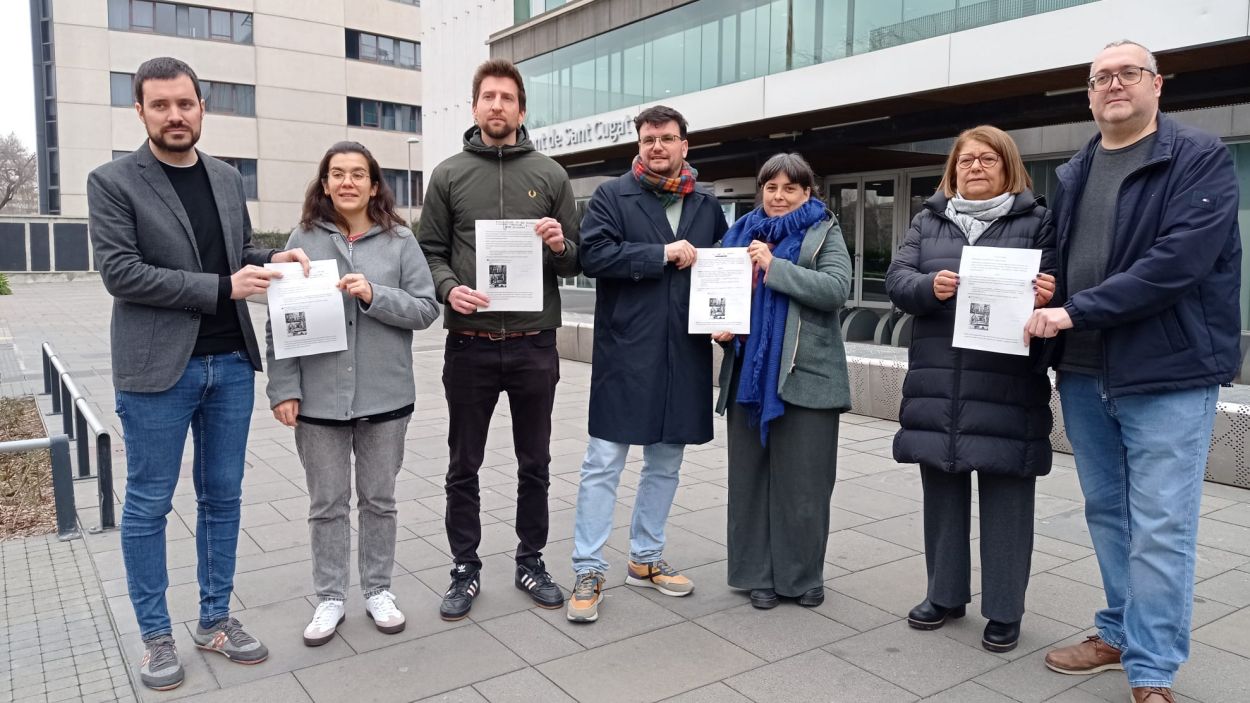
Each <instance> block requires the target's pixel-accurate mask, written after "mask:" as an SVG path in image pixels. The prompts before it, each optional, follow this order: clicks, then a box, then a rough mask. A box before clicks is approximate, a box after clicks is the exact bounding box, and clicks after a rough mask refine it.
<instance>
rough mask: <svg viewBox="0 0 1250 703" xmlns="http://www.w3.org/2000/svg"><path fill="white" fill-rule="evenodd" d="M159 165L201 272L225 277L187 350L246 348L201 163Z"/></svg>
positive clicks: (223, 244)
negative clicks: (182, 212)
mask: <svg viewBox="0 0 1250 703" xmlns="http://www.w3.org/2000/svg"><path fill="white" fill-rule="evenodd" d="M161 168H162V169H164V170H165V175H166V176H168V177H169V182H170V183H171V184H172V185H173V186H174V192H176V193H177V194H178V200H180V201H182V209H184V210H186V211H187V219H189V220H191V231H192V232H193V233H194V234H195V245H196V248H198V249H199V252H200V266H201V268H202V269H203V271H204V273H215V274H217V275H218V276H221V277H224V279H225V280H224V281H221V282H220V284H219V285H218V288H217V314H216V315H209V314H207V313H200V332H199V335H198V336H197V337H196V339H195V348H194V349H193V350H192V351H191V353H192V354H193V355H201V354H226V353H229V352H232V351H239V350H242V349H246V348H247V344H246V342H244V341H243V328H242V327H240V326H239V315H238V311H237V310H236V309H235V305H234V303H233V302H232V301H231V300H230V285H229V276H230V262H229V260H228V259H227V258H226V242H225V235H224V234H223V232H222V230H221V217H220V216H219V215H218V214H217V200H216V199H215V198H214V197H213V186H212V183H210V182H209V180H208V171H207V170H206V169H205V168H204V162H203V161H202V160H197V161H196V162H195V164H194V165H193V166H184V167H179V166H170V165H169V164H167V163H164V162H161Z"/></svg>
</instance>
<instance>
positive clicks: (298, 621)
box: [0, 281, 1250, 703]
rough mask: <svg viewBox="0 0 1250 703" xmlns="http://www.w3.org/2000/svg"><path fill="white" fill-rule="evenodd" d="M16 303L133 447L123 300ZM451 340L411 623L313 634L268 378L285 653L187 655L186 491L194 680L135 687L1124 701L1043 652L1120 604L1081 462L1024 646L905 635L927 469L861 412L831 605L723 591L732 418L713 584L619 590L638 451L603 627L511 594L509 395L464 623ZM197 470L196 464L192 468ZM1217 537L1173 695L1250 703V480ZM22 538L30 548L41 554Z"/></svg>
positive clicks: (696, 572) (423, 458)
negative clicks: (1104, 563)
mask: <svg viewBox="0 0 1250 703" xmlns="http://www.w3.org/2000/svg"><path fill="white" fill-rule="evenodd" d="M14 293H15V295H13V296H10V297H3V298H0V328H2V325H3V324H7V325H8V327H9V329H10V330H11V331H12V335H13V338H14V339H13V342H14V344H15V352H16V354H17V358H18V359H19V361H20V362H21V363H22V364H24V366H25V368H26V369H27V371H28V372H29V373H37V372H38V368H39V367H38V361H39V357H38V349H39V343H40V342H43V341H45V340H46V341H50V342H51V343H52V344H53V345H54V347H55V348H56V350H57V352H58V353H59V354H60V355H61V357H62V358H63V359H64V360H65V361H66V362H67V364H68V367H69V368H70V370H71V372H72V373H73V374H74V376H75V378H76V379H78V380H79V381H80V385H81V386H82V387H83V389H84V391H85V392H86V393H88V394H89V395H90V397H91V400H92V402H93V404H94V405H95V407H96V408H97V409H98V411H99V414H100V416H101V418H102V420H104V421H105V422H106V423H108V424H111V425H112V426H113V428H114V431H115V434H114V436H115V437H118V438H120V432H119V431H118V428H119V426H118V423H117V420H116V417H115V416H114V415H113V413H112V409H113V402H112V387H111V384H110V380H109V355H108V341H107V338H108V319H109V299H108V296H107V295H106V294H105V293H104V291H103V288H102V286H101V285H100V284H99V283H98V282H90V281H87V282H83V281H79V282H72V283H45V284H23V283H18V284H16V285H14ZM252 313H253V315H252V316H253V320H254V321H255V322H257V323H261V322H263V319H264V311H263V309H262V308H260V307H257V306H253V308H252ZM442 336H443V332H442V331H441V330H429V331H427V332H424V333H420V334H418V335H417V338H416V340H415V342H414V359H415V363H416V369H417V393H418V396H417V412H416V414H415V415H414V417H413V419H412V423H411V426H410V429H409V433H408V441H407V453H406V458H405V462H404V469H403V471H402V473H401V476H400V481H399V483H398V486H397V497H398V500H399V522H400V525H401V527H400V536H399V539H400V542H399V544H398V548H397V554H396V566H395V573H394V586H393V589H392V590H393V591H394V592H395V593H396V594H397V595H398V597H399V605H400V606H401V607H402V608H403V609H404V612H405V613H406V614H407V616H408V629H407V630H406V631H405V632H403V633H402V634H399V635H393V636H387V635H382V634H380V633H378V632H377V631H376V630H375V629H374V628H373V627H372V624H371V623H370V621H369V620H368V618H367V617H366V616H365V614H364V608H363V603H362V602H361V601H360V594H359V589H358V588H354V589H353V591H352V592H351V593H350V594H349V608H348V618H347V622H346V623H345V624H344V625H343V626H342V627H341V628H340V630H339V632H340V636H339V637H336V638H335V639H334V640H332V641H331V642H330V643H329V644H327V645H325V646H323V647H319V648H315V649H313V648H307V647H304V646H303V644H302V642H301V638H300V634H301V631H302V629H303V627H304V625H305V624H306V622H307V619H308V617H309V616H310V615H311V613H312V610H313V606H314V599H312V598H311V597H310V595H309V594H310V593H311V591H312V587H311V576H310V564H309V547H308V529H307V526H306V523H305V516H306V512H307V509H308V498H307V494H306V491H305V488H304V478H303V470H302V468H301V466H300V463H299V461H298V459H297V458H296V457H295V454H294V443H293V440H292V438H291V433H290V431H289V430H287V429H286V428H283V427H281V426H280V425H278V424H277V423H276V421H274V420H273V419H272V416H271V415H270V414H269V411H268V407H267V403H266V401H265V398H264V378H263V377H258V383H257V396H256V410H255V414H254V418H253V424H252V434H251V441H250V448H249V455H248V461H249V466H248V469H247V473H246V476H245V479H244V497H243V500H244V503H245V505H244V507H243V522H242V527H243V534H242V535H241V536H240V541H239V554H240V556H239V560H238V574H237V576H236V579H235V597H234V606H235V608H236V615H237V616H238V617H239V619H240V620H242V621H243V622H244V623H245V624H246V625H247V626H248V627H249V629H250V630H251V631H253V632H254V633H256V634H257V635H258V636H259V637H261V638H262V639H263V640H264V641H265V643H266V644H267V645H268V646H269V648H270V650H271V652H272V656H271V658H270V660H269V661H268V662H266V663H264V664H262V665H259V666H256V667H243V666H238V665H235V664H231V663H229V662H227V661H225V660H224V659H222V658H221V657H218V656H215V655H210V654H202V653H201V652H199V651H198V650H195V649H194V648H192V647H191V646H190V635H189V631H188V630H187V627H188V625H187V623H192V622H193V620H194V618H195V615H196V607H197V606H196V600H197V594H196V589H197V587H196V583H195V554H194V537H193V530H194V528H195V513H194V511H195V501H194V493H193V489H192V487H191V485H190V482H189V481H184V482H183V483H182V485H181V486H180V487H179V491H178V494H177V495H176V496H175V499H174V507H175V512H174V514H173V515H171V516H170V524H169V532H168V538H169V552H168V553H169V563H170V568H171V588H170V590H169V602H170V610H171V612H172V614H173V617H174V619H175V621H178V622H179V623H180V624H179V625H178V626H177V627H176V628H175V634H176V636H177V638H178V640H179V642H180V643H182V644H183V646H182V647H181V648H180V651H181V652H182V653H183V655H184V657H185V663H186V667H187V680H186V683H184V684H183V686H182V687H181V688H179V689H177V690H175V691H172V692H168V693H163V694H162V693H153V692H149V691H146V690H145V691H140V692H139V697H140V698H141V699H142V700H153V701H156V700H175V699H186V700H196V701H199V700H205V701H207V700H212V701H264V702H265V703H275V702H277V701H318V702H320V701H346V700H350V701H356V702H360V703H363V702H364V701H422V700H439V701H461V702H466V701H526V700H544V701H547V700H549V701H567V700H580V701H631V702H633V701H651V700H670V699H671V700H678V701H687V702H693V701H718V702H719V701H729V702H732V701H760V702H764V701H787V702H796V701H852V700H853V701H889V702H895V701H913V700H919V699H925V700H932V701H953V702H961V703H962V702H972V703H977V702H981V701H985V702H991V701H1046V700H1054V701H1064V702H1066V703H1082V702H1086V703H1089V702H1097V701H1104V700H1112V701H1117V702H1121V703H1122V702H1123V701H1124V700H1126V699H1127V697H1128V691H1127V687H1126V684H1125V679H1124V675H1123V673H1121V672H1107V673H1104V674H1100V675H1097V676H1093V677H1084V678H1083V677H1069V676H1062V675H1059V674H1055V673H1052V672H1050V671H1048V670H1046V669H1045V668H1044V667H1043V666H1042V663H1041V659H1042V656H1043V655H1044V651H1045V649H1046V648H1047V647H1049V646H1050V645H1052V644H1054V643H1068V642H1075V641H1078V640H1079V638H1080V636H1081V635H1082V634H1083V633H1085V632H1087V631H1088V628H1089V627H1090V623H1091V620H1092V615H1093V611H1094V609H1095V608H1097V607H1099V605H1100V604H1101V603H1102V601H1103V595H1102V592H1101V590H1100V588H1099V576H1098V571H1097V565H1096V563H1095V559H1094V557H1093V551H1092V549H1091V548H1090V546H1089V537H1088V533H1087V531H1086V529H1085V525H1084V517H1083V515H1082V508H1081V494H1080V488H1079V486H1078V485H1077V480H1076V475H1075V472H1074V470H1073V469H1072V468H1071V466H1072V457H1071V456H1067V455H1058V456H1056V466H1055V470H1054V471H1053V472H1052V474H1051V475H1050V476H1048V477H1046V478H1044V479H1042V480H1040V481H1039V482H1038V496H1037V513H1036V516H1037V539H1036V551H1035V553H1034V555H1033V573H1034V576H1033V580H1032V583H1031V585H1030V590H1029V596H1028V608H1029V612H1028V614H1027V615H1026V617H1025V620H1024V635H1023V639H1022V642H1021V645H1020V647H1019V648H1018V649H1017V650H1016V651H1014V652H1010V653H1008V654H1003V655H997V654H991V653H989V652H986V651H985V650H983V649H981V647H980V646H979V642H980V635H981V629H982V627H983V626H984V619H983V618H982V617H981V616H980V615H979V601H978V599H977V598H976V597H974V601H973V604H972V607H970V608H969V615H968V617H966V618H964V619H963V620H960V621H956V622H953V623H951V624H949V625H947V626H946V627H945V628H943V629H942V630H939V631H936V632H918V631H915V630H911V629H909V628H908V627H907V625H906V622H905V620H904V618H905V616H906V613H907V610H908V609H909V608H910V607H911V606H912V605H914V604H915V603H917V602H919V601H920V600H921V599H922V598H923V593H924V584H925V578H924V556H923V554H922V549H923V539H922V533H921V524H920V517H921V515H920V508H921V503H920V499H921V493H920V483H919V475H918V472H917V471H916V470H915V468H914V467H912V466H904V465H899V464H896V463H894V462H893V461H892V460H891V459H890V443H891V437H892V435H893V434H894V431H895V429H896V427H897V426H896V425H895V424H894V423H892V422H885V421H879V420H875V419H873V418H869V417H862V416H854V415H848V416H844V419H843V423H842V426H841V432H840V437H839V441H840V444H841V447H840V450H839V457H840V460H839V467H838V471H839V477H838V484H837V488H836V490H835V491H834V498H833V507H834V510H833V520H832V522H833V524H832V534H831V536H830V539H829V548H828V550H827V553H826V562H827V564H826V569H825V576H826V586H827V598H826V601H825V604H824V605H823V606H822V607H820V608H816V609H812V610H808V609H804V608H799V607H797V606H794V605H792V604H783V605H782V606H781V607H779V608H777V609H775V610H772V611H767V612H764V611H756V610H754V609H753V608H751V607H750V605H749V604H748V603H747V599H746V596H745V594H743V593H741V592H735V591H732V590H730V589H729V588H728V587H727V586H726V585H725V515H726V513H725V500H726V493H727V491H726V468H725V450H724V436H723V435H724V431H723V429H724V426H723V424H722V423H721V421H720V420H718V421H717V439H716V440H715V441H714V442H713V443H711V444H709V445H707V446H705V447H692V448H690V450H689V451H688V452H687V454H686V464H685V466H684V468H683V472H682V485H681V488H680V489H679V491H678V494H677V498H676V501H675V505H674V507H673V511H672V517H671V519H670V522H669V529H668V549H667V551H666V557H667V558H668V560H669V561H670V562H671V563H672V564H673V565H674V566H675V567H677V568H679V569H681V570H683V571H684V572H685V573H687V574H688V575H690V576H691V578H692V579H694V581H695V583H696V584H697V588H696V590H695V593H694V594H692V595H691V596H689V597H687V598H668V597H665V596H663V595H660V594H658V593H656V592H654V591H650V590H646V589H637V588H633V587H627V586H625V585H624V583H623V582H624V573H623V572H624V569H623V566H624V562H625V558H626V557H625V553H627V551H628V529H629V528H628V523H629V511H630V509H631V507H632V496H633V493H634V487H635V486H636V485H637V479H638V473H637V469H638V466H639V464H638V455H637V453H636V452H635V453H634V455H633V456H632V462H631V463H630V464H629V465H628V466H627V468H626V474H625V476H624V477H623V479H622V485H621V490H620V496H619V498H620V500H619V501H618V506H617V512H616V518H615V525H616V529H615V531H614V533H613V536H612V539H611V540H610V542H609V561H610V562H611V563H612V565H613V568H612V570H611V571H610V573H609V576H608V578H609V586H610V588H609V590H608V591H607V599H606V602H605V604H604V605H603V606H602V608H603V610H602V615H601V619H600V622H598V623H595V624H593V625H573V624H571V623H569V622H567V621H566V620H565V619H564V613H563V611H545V610H541V609H538V608H536V607H532V604H531V602H530V601H529V599H528V598H527V597H526V596H525V595H524V594H522V593H521V592H520V591H518V590H517V589H515V588H514V587H513V585H512V568H511V564H512V559H511V555H510V554H511V551H512V550H513V549H514V548H515V535H514V533H513V511H514V509H515V472H514V470H513V468H512V467H513V466H514V459H513V457H512V439H511V433H510V431H509V430H510V425H511V419H510V417H509V414H508V407H507V403H506V402H504V403H501V404H500V406H499V408H498V410H497V411H496V416H495V417H494V419H493V422H492V433H491V436H490V439H489V441H488V445H487V447H488V451H487V457H486V462H485V467H484V468H483V470H482V474H481V482H482V510H483V513H482V519H483V523H484V528H483V543H482V549H481V554H482V555H483V557H484V562H485V567H484V571H483V580H484V583H483V590H482V595H481V596H480V597H479V598H478V600H477V602H476V604H475V605H474V608H473V611H472V613H471V616H470V617H469V618H468V619H466V620H464V621H461V622H458V623H445V622H443V621H441V620H440V619H439V618H438V615H437V606H438V601H439V598H440V596H441V594H442V592H443V590H444V589H445V588H446V585H447V580H448V578H447V572H448V569H449V568H450V557H449V556H448V552H447V543H446V539H445V537H444V533H443V522H442V513H443V501H444V499H443V490H442V477H443V474H444V472H445V469H446V457H447V453H448V451H447V445H446V440H445V437H446V429H447V414H446V404H445V401H444V399H443V395H442V386H441V381H440V374H441V367H442ZM0 341H3V340H0ZM561 372H562V376H563V378H562V381H561V383H560V389H559V394H558V397H557V405H556V409H555V413H554V418H555V420H556V422H555V428H554V432H553V437H552V447H551V451H552V455H553V459H552V466H551V470H552V480H551V511H552V512H551V535H550V542H549V545H548V548H547V551H546V559H547V563H548V565H549V567H550V568H551V570H552V572H553V574H554V575H556V576H557V579H558V580H559V581H560V582H561V584H562V585H563V586H564V587H565V588H568V587H569V586H570V585H571V581H572V573H571V571H570V567H569V554H570V552H571V542H572V539H571V537H572V529H573V516H574V502H575V500H576V491H577V475H578V468H579V466H580V462H581V458H582V453H583V451H584V449H585V441H586V434H585V413H586V402H587V397H588V386H589V378H590V368H589V366H588V365H585V364H580V363H575V362H564V363H562V366H561ZM121 446H122V443H121V442H120V440H118V441H115V447H118V448H119V449H118V454H117V458H116V461H115V465H116V467H117V469H116V470H117V480H116V482H115V488H116V490H117V494H118V495H122V492H123V488H124V476H125V471H124V457H123V456H122V453H121V451H120V447H121ZM184 468H185V469H186V472H187V473H188V474H189V470H190V469H189V464H188V465H186V467H184ZM79 506H80V508H81V510H80V516H81V518H82V520H83V522H84V524H86V525H94V524H96V522H97V519H96V517H97V516H96V514H95V513H96V511H95V509H94V508H93V507H90V499H89V498H88V497H87V494H86V493H84V492H82V491H81V489H80V493H79ZM973 511H974V514H975V512H976V508H975V506H974V509H973ZM118 514H119V515H120V511H119V513H118ZM974 523H975V519H974ZM975 535H976V533H975V531H974V536H975ZM1199 542H1200V547H1199V550H1198V580H1199V583H1198V585H1197V587H1196V589H1195V593H1196V597H1195V608H1194V637H1193V639H1194V641H1193V647H1192V657H1191V659H1190V661H1189V663H1188V664H1187V665H1186V666H1185V667H1184V668H1183V669H1182V672H1181V674H1180V677H1179V679H1178V681H1177V685H1176V690H1177V692H1178V693H1179V694H1181V696H1180V698H1179V699H1180V700H1184V701H1203V702H1205V703H1226V702H1229V701H1246V700H1250V677H1247V676H1246V674H1247V672H1250V491H1246V490H1242V489H1235V488H1230V487H1226V486H1219V485H1215V484H1207V486H1206V488H1205V491H1204V501H1203V517H1202V518H1201V527H1200V533H1199ZM25 545H26V546H25V548H26V550H27V552H28V553H29V552H30V550H31V549H32V547H31V546H30V542H29V541H28V542H26V543H25ZM84 545H85V547H86V548H87V551H88V552H89V553H90V559H91V560H92V563H93V564H94V567H95V570H96V572H98V574H99V577H100V579H101V584H100V587H101V588H102V591H103V595H104V597H105V598H106V599H107V604H108V607H109V609H110V612H111V615H112V620H113V622H114V623H115V624H116V629H117V631H118V634H119V636H120V638H121V641H122V644H123V648H124V650H125V655H126V664H125V665H124V666H130V667H133V664H134V662H135V661H136V660H137V656H138V652H139V650H140V643H139V642H138V636H137V635H136V629H137V628H136V625H135V620H134V615H133V612H132V611H131V608H130V604H129V601H128V599H127V597H126V583H125V579H124V573H123V568H122V563H121V557H120V551H119V541H118V534H117V532H116V531H111V532H108V533H104V534H98V535H87V537H86V540H85V543H78V545H77V546H74V547H71V548H70V549H71V550H72V551H73V552H74V553H75V554H77V553H80V552H81V551H82V550H81V547H82V546H84ZM7 547H8V545H7V544H6V549H7ZM8 554H9V552H8V551H5V552H4V555H5V564H6V573H5V584H6V588H7V589H8V590H7V591H6V595H5V598H6V599H7V600H8V601H9V608H10V609H9V610H8V611H6V612H9V613H10V615H9V617H10V620H9V621H8V622H10V623H12V622H13V620H12V617H13V616H12V612H13V610H12V608H13V606H12V602H13V600H12V599H13V598H14V596H12V595H9V594H10V593H13V592H14V590H15V589H21V588H27V586H26V584H24V583H19V582H15V580H20V579H25V578H28V577H26V576H21V575H16V576H15V575H14V574H13V572H12V571H10V570H8V569H9V556H8ZM353 563H354V559H353ZM979 566H980V564H979V559H978V557H977V554H976V545H975V543H974V548H973V567H974V570H975V571H976V572H977V573H974V575H973V580H974V583H973V592H974V593H977V592H979V590H980V589H979V576H978V574H979ZM58 573H59V572H58ZM85 573H87V572H84V574H85ZM84 578H86V577H85V575H84ZM355 580H356V579H355V578H353V581H355ZM19 598H20V596H19ZM18 609H19V610H20V606H19V607H18ZM191 626H193V624H192V625H191ZM9 646H10V651H12V643H9ZM10 656H11V655H10ZM110 675H111V676H112V678H111V679H110V681H112V680H116V679H117V677H118V675H124V669H123V665H120V664H116V663H113V664H112V666H111V669H110ZM15 676H16V674H15ZM188 697H191V698H188ZM21 700H26V699H24V698H21Z"/></svg>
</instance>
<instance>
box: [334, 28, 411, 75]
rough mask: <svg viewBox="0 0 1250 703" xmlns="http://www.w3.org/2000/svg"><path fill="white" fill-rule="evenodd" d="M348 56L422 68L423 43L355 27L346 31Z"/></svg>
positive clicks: (402, 66)
mask: <svg viewBox="0 0 1250 703" xmlns="http://www.w3.org/2000/svg"><path fill="white" fill-rule="evenodd" d="M345 34H346V37H347V46H346V47H345V48H346V52H347V58H349V59H356V60H358V61H371V62H373V63H381V64H386V65H387V66H398V67H400V68H408V69H413V70H420V69H421V44H420V43H419V42H414V41H408V40H407V39H396V38H395V37H385V36H382V35H379V34H369V33H368V32H360V31H357V30H355V29H348V30H346V32H345Z"/></svg>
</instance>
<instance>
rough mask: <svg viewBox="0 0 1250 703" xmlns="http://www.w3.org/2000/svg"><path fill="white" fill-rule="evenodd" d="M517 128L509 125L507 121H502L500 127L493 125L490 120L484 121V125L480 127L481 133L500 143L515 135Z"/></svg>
mask: <svg viewBox="0 0 1250 703" xmlns="http://www.w3.org/2000/svg"><path fill="white" fill-rule="evenodd" d="M518 126H519V125H514V124H511V123H510V122H508V120H504V121H503V124H502V125H494V124H491V122H490V120H486V123H485V124H483V125H482V133H483V134H485V135H486V136H488V137H490V138H491V139H495V140H499V141H502V140H505V139H507V138H508V137H511V136H512V135H513V134H516V131H517V127H518Z"/></svg>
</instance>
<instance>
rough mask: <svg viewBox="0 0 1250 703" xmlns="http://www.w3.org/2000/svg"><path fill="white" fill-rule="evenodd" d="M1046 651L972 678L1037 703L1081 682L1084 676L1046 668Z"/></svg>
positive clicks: (1105, 674) (1005, 693)
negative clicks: (1060, 672) (1069, 674)
mask: <svg viewBox="0 0 1250 703" xmlns="http://www.w3.org/2000/svg"><path fill="white" fill-rule="evenodd" d="M1045 658H1046V650H1045V649H1041V650H1038V651H1036V652H1033V653H1032V654H1029V655H1028V656H1025V657H1020V658H1019V659H1017V660H1015V661H1013V662H1011V663H1009V664H1004V665H1003V666H1000V667H998V668H996V669H994V670H992V671H989V672H987V673H985V674H982V675H980V676H978V677H976V678H975V679H973V680H974V681H975V682H976V683H979V684H981V685H982V686H985V687H987V688H991V689H993V690H995V691H998V692H999V693H1002V694H1004V695H1007V696H1010V697H1012V698H1014V699H1015V700H1017V701H1020V702H1021V703H1041V702H1042V701H1048V700H1050V699H1051V698H1052V697H1053V696H1057V695H1059V694H1060V693H1062V692H1064V691H1066V690H1068V689H1070V688H1073V687H1074V686H1077V685H1078V684H1080V683H1082V682H1083V680H1084V677H1081V676H1065V675H1063V674H1057V673H1055V672H1053V671H1051V670H1050V669H1047V668H1046V665H1045V664H1044V663H1043V660H1044V659H1045ZM1101 675H1104V676H1115V675H1118V676H1119V677H1120V680H1124V674H1123V673H1122V672H1118V671H1116V672H1106V673H1104V674H1101Z"/></svg>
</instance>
